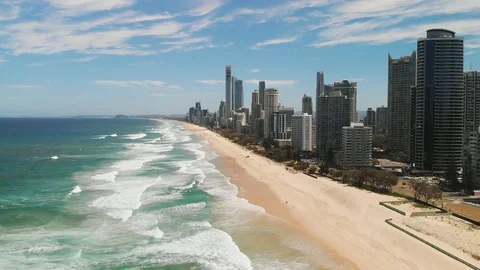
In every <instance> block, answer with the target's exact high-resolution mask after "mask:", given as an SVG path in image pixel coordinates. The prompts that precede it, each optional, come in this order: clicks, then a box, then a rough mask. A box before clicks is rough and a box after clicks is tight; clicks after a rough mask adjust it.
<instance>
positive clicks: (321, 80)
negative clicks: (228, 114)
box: [316, 71, 325, 98]
mask: <svg viewBox="0 0 480 270" xmlns="http://www.w3.org/2000/svg"><path fill="white" fill-rule="evenodd" d="M323 95H325V77H324V74H323V71H322V72H317V86H316V97H317V98H318V97H321V96H323Z"/></svg>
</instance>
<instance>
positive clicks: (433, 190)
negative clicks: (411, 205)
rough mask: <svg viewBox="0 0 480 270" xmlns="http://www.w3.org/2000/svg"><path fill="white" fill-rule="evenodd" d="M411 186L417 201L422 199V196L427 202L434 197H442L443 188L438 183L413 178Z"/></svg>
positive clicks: (436, 198)
mask: <svg viewBox="0 0 480 270" xmlns="http://www.w3.org/2000/svg"><path fill="white" fill-rule="evenodd" d="M410 186H411V187H412V190H413V198H414V199H415V200H416V201H421V198H422V197H423V199H424V201H425V202H426V203H428V202H429V201H430V200H432V199H433V200H440V199H442V190H441V189H440V188H439V187H438V186H437V185H432V184H429V183H427V181H425V180H420V179H411V180H410Z"/></svg>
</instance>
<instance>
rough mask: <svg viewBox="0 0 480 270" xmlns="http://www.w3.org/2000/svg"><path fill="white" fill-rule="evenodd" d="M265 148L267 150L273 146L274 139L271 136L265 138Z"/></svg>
mask: <svg viewBox="0 0 480 270" xmlns="http://www.w3.org/2000/svg"><path fill="white" fill-rule="evenodd" d="M263 148H265V150H268V149H271V148H272V141H271V140H270V139H269V138H265V139H263Z"/></svg>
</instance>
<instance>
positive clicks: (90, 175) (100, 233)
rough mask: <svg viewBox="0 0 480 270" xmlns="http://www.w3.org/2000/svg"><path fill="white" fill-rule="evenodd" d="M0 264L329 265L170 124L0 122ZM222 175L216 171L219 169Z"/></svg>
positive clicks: (105, 120) (197, 141)
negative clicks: (241, 191)
mask: <svg viewBox="0 0 480 270" xmlns="http://www.w3.org/2000/svg"><path fill="white" fill-rule="evenodd" d="M0 127H1V130H2V131H1V132H0V139H1V140H0V160H1V167H0V185H1V188H0V243H1V245H0V253H1V254H2V256H1V257H0V268H2V269H25V268H35V269H52V268H55V269H58V268H77V269H78V268H80V269H85V268H88V269H91V268H93V269H105V268H109V269H111V268H112V269H126V268H129V269H130V268H142V269H144V268H156V269H262V268H263V269H329V268H330V267H332V265H331V262H330V261H329V260H325V264H323V265H318V261H317V260H316V259H313V258H317V259H318V257H321V256H325V257H326V255H325V254H321V253H320V251H319V250H318V249H317V248H316V246H314V245H313V244H312V243H310V242H308V241H305V240H304V239H302V238H301V237H300V236H299V235H296V234H295V233H292V232H291V231H290V230H288V229H286V227H287V225H288V224H285V222H284V221H282V220H279V219H278V218H275V217H272V216H270V215H268V214H266V213H265V210H264V209H263V208H261V207H258V206H255V205H252V204H250V203H249V202H248V201H247V200H245V199H243V198H239V197H238V196H237V194H238V189H237V187H236V186H235V185H233V184H231V183H230V182H229V177H228V176H227V175H225V174H224V171H223V170H221V168H217V167H216V166H215V165H213V163H212V160H213V159H215V158H218V155H217V154H215V153H214V152H213V151H212V150H211V149H210V148H209V147H208V144H207V143H206V142H205V141H203V140H201V139H200V138H199V137H197V136H195V135H194V134H193V133H191V132H190V131H188V130H187V129H185V128H184V127H182V126H181V125H180V124H179V123H177V122H175V121H167V120H147V119H111V118H2V119H0ZM222 171H223V173H222Z"/></svg>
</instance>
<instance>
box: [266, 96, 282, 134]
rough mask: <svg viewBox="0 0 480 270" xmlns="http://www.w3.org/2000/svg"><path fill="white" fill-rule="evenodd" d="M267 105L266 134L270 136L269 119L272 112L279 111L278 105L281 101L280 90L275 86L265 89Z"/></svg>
mask: <svg viewBox="0 0 480 270" xmlns="http://www.w3.org/2000/svg"><path fill="white" fill-rule="evenodd" d="M264 102H265V105H264V111H265V119H266V120H265V122H266V123H265V125H264V128H265V131H264V135H265V136H269V135H270V130H269V124H268V122H269V120H270V114H272V113H274V112H278V107H279V105H280V104H279V103H280V91H279V90H278V89H275V88H267V89H265V99H264Z"/></svg>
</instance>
